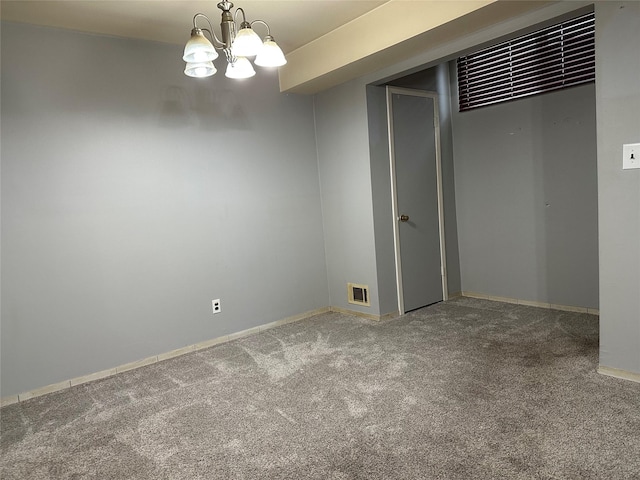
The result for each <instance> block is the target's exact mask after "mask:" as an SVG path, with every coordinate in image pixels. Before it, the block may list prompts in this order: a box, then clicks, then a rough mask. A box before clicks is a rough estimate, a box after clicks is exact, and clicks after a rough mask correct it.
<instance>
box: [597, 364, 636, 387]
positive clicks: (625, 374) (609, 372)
mask: <svg viewBox="0 0 640 480" xmlns="http://www.w3.org/2000/svg"><path fill="white" fill-rule="evenodd" d="M597 371H598V373H599V374H601V375H606V376H608V377H615V378H620V379H622V380H629V381H631V382H637V383H640V373H635V372H630V371H628V370H621V369H620V368H613V367H603V366H602V365H600V366H599V367H598V370H597Z"/></svg>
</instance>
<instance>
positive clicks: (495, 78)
mask: <svg viewBox="0 0 640 480" xmlns="http://www.w3.org/2000/svg"><path fill="white" fill-rule="evenodd" d="M594 24H595V16H594V14H593V12H592V13H588V14H586V15H582V16H580V17H577V18H574V19H572V20H568V21H565V22H562V23H559V24H557V25H553V26H551V27H547V28H544V29H542V30H538V31H536V32H533V33H530V34H528V35H523V36H521V37H518V38H515V39H513V40H509V41H508V42H504V43H500V44H498V45H494V46H492V47H489V48H485V49H483V50H480V51H478V52H474V53H472V54H469V55H466V56H464V57H460V58H458V62H457V64H458V93H459V97H460V111H464V110H470V109H472V108H477V107H482V106H484V105H491V104H494V103H499V102H506V101H508V100H513V99H516V98H521V97H526V96H529V95H536V94H539V93H544V92H549V91H551V90H557V89H560V88H567V87H571V86H574V85H579V84H581V83H587V82H593V81H594V80H595V38H594Z"/></svg>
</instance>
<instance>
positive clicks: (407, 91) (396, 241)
mask: <svg viewBox="0 0 640 480" xmlns="http://www.w3.org/2000/svg"><path fill="white" fill-rule="evenodd" d="M386 93H387V95H386V97H387V133H388V135H389V161H390V181H391V205H392V211H393V247H394V250H395V263H396V288H397V292H398V311H399V312H400V315H404V314H405V313H406V312H405V310H404V293H403V288H402V258H401V256H400V230H399V228H398V221H399V220H400V217H399V215H400V213H399V212H398V191H397V188H398V187H397V184H396V159H395V145H394V139H393V97H392V96H393V94H394V93H395V94H400V95H411V96H414V97H426V98H431V99H433V114H434V136H435V150H436V189H437V193H438V229H439V230H440V231H439V234H440V235H439V238H440V276H441V278H442V299H443V300H448V299H449V290H448V288H447V261H446V258H447V257H446V252H445V238H444V197H443V192H442V160H441V155H440V111H439V109H438V94H437V92H429V91H426V90H415V89H412V88H401V87H391V86H387V87H386Z"/></svg>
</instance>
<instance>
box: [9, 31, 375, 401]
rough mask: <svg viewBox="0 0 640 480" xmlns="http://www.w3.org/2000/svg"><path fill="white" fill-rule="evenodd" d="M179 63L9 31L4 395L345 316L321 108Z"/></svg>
mask: <svg viewBox="0 0 640 480" xmlns="http://www.w3.org/2000/svg"><path fill="white" fill-rule="evenodd" d="M180 57H181V47H180V46H174V45H166V44H160V43H152V42H143V41H133V40H123V39H117V38H109V37H101V36H90V35H84V34H79V33H72V32H65V31H60V30H55V29H45V28H38V27H32V26H25V25H19V26H18V25H13V24H7V23H3V24H2V111H1V114H2V151H1V155H2V327H1V332H2V359H1V363H2V387H1V388H2V396H6V395H11V394H15V393H19V392H24V391H26V390H30V389H33V388H37V387H41V386H43V385H47V384H50V383H54V382H58V381H62V380H65V379H69V378H73V377H76V376H80V375H85V374H89V373H92V372H96V371H100V370H103V369H107V368H111V367H115V366H117V365H120V364H123V363H126V362H130V361H134V360H137V359H140V358H143V357H146V356H149V355H154V354H158V353H162V352H166V351H169V350H172V349H175V348H179V347H182V346H185V345H189V344H193V343H196V342H199V341H204V340H207V339H210V338H214V337H218V336H221V335H224V334H228V333H232V332H236V331H240V330H243V329H246V328H249V327H252V326H256V325H260V324H264V323H267V322H270V321H274V320H278V319H281V318H285V317H287V316H290V315H294V314H298V313H301V312H305V311H309V310H313V309H316V308H320V307H326V306H327V305H329V296H328V289H327V279H326V267H325V257H324V246H323V232H322V218H321V208H320V192H319V182H318V167H317V157H316V146H315V138H314V117H313V99H312V98H311V97H302V96H295V95H283V94H280V93H279V92H278V81H277V76H276V74H275V73H271V74H265V73H264V72H258V75H257V76H256V77H254V78H253V79H250V80H247V81H245V82H232V81H227V80H226V79H225V78H224V76H223V72H219V73H218V74H217V75H216V76H215V77H213V78H210V79H202V80H197V79H191V78H188V77H186V76H184V75H183V74H182V69H183V68H184V64H183V62H182V61H181V59H180ZM364 128H365V127H363V129H364ZM355 280H360V278H355ZM214 298H221V300H222V313H220V314H218V315H216V316H213V315H212V313H211V300H212V299H214Z"/></svg>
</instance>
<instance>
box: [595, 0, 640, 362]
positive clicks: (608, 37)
mask: <svg viewBox="0 0 640 480" xmlns="http://www.w3.org/2000/svg"><path fill="white" fill-rule="evenodd" d="M638 25H640V3H639V2H636V1H633V2H598V3H596V99H597V100H596V102H597V112H598V129H597V138H598V195H599V201H598V211H599V218H600V229H599V244H600V364H601V365H603V366H606V367H614V368H619V369H623V370H627V371H631V372H635V373H638V374H640V170H622V144H624V143H639V142H640V115H639V114H638V112H640V54H639V53H638V52H639V51H640V29H638Z"/></svg>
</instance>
